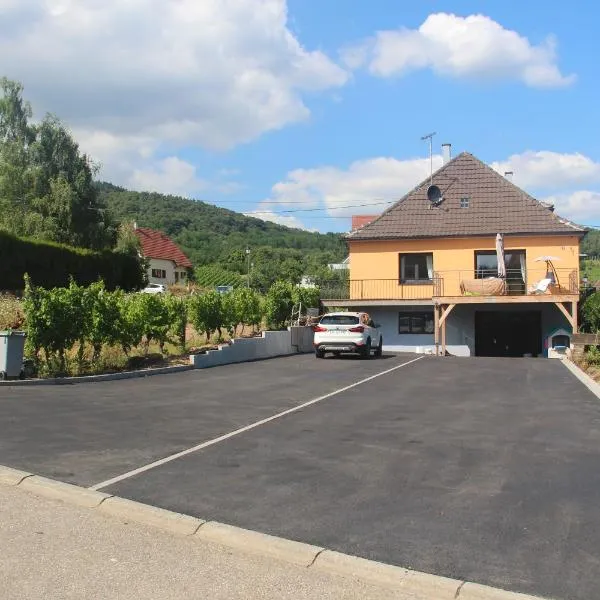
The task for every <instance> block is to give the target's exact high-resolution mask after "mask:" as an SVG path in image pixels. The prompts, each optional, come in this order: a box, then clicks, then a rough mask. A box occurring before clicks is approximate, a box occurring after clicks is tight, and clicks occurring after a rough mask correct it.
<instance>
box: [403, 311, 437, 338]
mask: <svg viewBox="0 0 600 600" xmlns="http://www.w3.org/2000/svg"><path fill="white" fill-rule="evenodd" d="M398 333H433V311H431V312H401V313H399V315H398Z"/></svg>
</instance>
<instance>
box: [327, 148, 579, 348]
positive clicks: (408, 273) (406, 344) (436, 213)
mask: <svg viewBox="0 0 600 600" xmlns="http://www.w3.org/2000/svg"><path fill="white" fill-rule="evenodd" d="M585 231H586V230H585V228H583V227H580V226H578V225H575V224H574V223H571V222H569V221H568V220H566V219H563V218H561V217H559V216H558V215H556V214H555V213H554V209H553V207H552V206H549V205H546V204H543V203H541V202H538V201H537V200H535V199H534V198H533V197H531V196H530V195H528V194H527V193H526V192H524V191H523V190H521V189H520V188H518V187H517V186H515V185H514V184H513V183H512V182H511V181H510V180H509V179H508V178H507V177H503V176H502V175H500V174H499V173H497V172H496V171H494V170H493V169H492V168H490V167H489V166H487V165H486V164H484V163H483V162H481V161H480V160H478V159H477V158H475V157H474V156H472V155H471V154H468V153H462V154H460V155H459V156H457V157H456V158H454V159H452V160H449V161H448V162H447V163H446V164H445V165H444V166H443V167H442V168H441V169H440V170H438V171H437V172H436V173H434V174H433V175H432V177H431V178H428V179H427V180H426V181H424V182H423V183H421V184H420V185H419V186H417V187H416V188H415V189H413V190H412V191H410V192H409V193H408V194H407V195H406V196H404V198H402V199H401V200H399V201H398V202H397V203H396V204H394V205H393V206H392V207H391V208H389V209H388V210H387V211H386V212H384V213H383V214H382V215H381V216H379V217H378V218H377V219H375V220H374V221H372V222H371V223H369V224H368V225H365V226H364V227H362V228H360V229H358V230H356V231H353V232H352V233H350V234H349V235H348V238H347V239H348V244H349V251H350V284H349V289H348V290H346V291H345V293H344V294H339V293H338V294H336V295H337V296H338V297H335V298H330V299H326V300H325V301H324V304H325V306H327V307H348V308H349V309H354V310H366V311H368V312H369V313H370V315H371V317H372V318H373V319H374V320H375V321H376V322H379V324H380V326H381V328H382V332H383V337H384V347H385V348H386V349H388V350H395V351H411V352H415V351H416V352H434V353H445V352H446V351H448V352H449V353H451V354H456V355H463V356H466V355H477V356H528V355H532V356H547V355H548V354H549V353H550V354H552V348H553V347H559V346H560V347H564V346H567V345H568V344H569V343H570V336H571V334H572V333H573V332H576V331H577V304H578V302H579V243H580V241H581V239H582V237H583V236H584V235H585ZM499 263H500V264H499ZM339 296H343V297H339Z"/></svg>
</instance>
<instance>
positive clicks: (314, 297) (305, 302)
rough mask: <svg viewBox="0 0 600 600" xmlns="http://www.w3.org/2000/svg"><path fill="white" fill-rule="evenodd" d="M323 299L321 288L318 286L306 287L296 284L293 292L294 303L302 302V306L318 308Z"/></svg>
mask: <svg viewBox="0 0 600 600" xmlns="http://www.w3.org/2000/svg"><path fill="white" fill-rule="evenodd" d="M320 299H321V290H320V289H319V288H318V287H314V288H306V287H300V286H296V287H295V288H294V292H293V294H292V300H293V301H294V305H298V304H302V308H304V309H307V308H317V307H318V306H319V300H320Z"/></svg>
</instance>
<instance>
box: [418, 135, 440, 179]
mask: <svg viewBox="0 0 600 600" xmlns="http://www.w3.org/2000/svg"><path fill="white" fill-rule="evenodd" d="M436 134H437V132H436V131H433V132H431V133H428V134H427V135H424V136H423V137H422V138H421V140H422V141H425V140H429V185H433V136H434V135H436Z"/></svg>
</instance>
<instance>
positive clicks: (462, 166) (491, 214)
mask: <svg viewBox="0 0 600 600" xmlns="http://www.w3.org/2000/svg"><path fill="white" fill-rule="evenodd" d="M433 184H434V185H437V186H438V187H439V188H440V190H441V192H442V196H443V201H442V202H441V203H440V204H439V205H438V206H432V204H431V203H430V202H429V200H428V199H427V190H428V188H429V185H430V179H429V177H428V178H427V179H426V180H425V181H423V183H421V184H420V185H419V186H417V187H416V188H415V189H414V190H412V191H410V192H409V193H408V194H406V196H404V198H402V199H401V200H399V201H398V202H396V204H394V205H393V206H391V207H390V208H389V209H387V210H386V211H385V212H384V213H383V214H382V215H381V216H380V217H379V218H377V219H376V220H375V221H373V222H372V223H369V224H368V225H365V226H364V227H362V228H361V229H359V230H357V231H353V232H352V233H349V234H348V236H347V237H348V239H349V240H373V239H376V240H379V239H402V238H429V237H465V236H479V235H486V236H487V235H495V234H496V233H505V234H513V235H514V234H528V233H532V234H571V235H573V234H574V233H576V234H577V233H580V234H583V233H584V232H585V231H586V229H585V228H584V227H581V226H578V225H575V224H574V223H571V222H569V221H567V220H566V219H563V218H561V217H559V216H558V215H556V214H555V213H554V212H553V211H552V210H550V209H549V208H548V206H547V205H546V206H544V205H542V203H541V202H538V201H537V200H536V199H535V198H532V197H531V196H530V195H529V194H527V193H526V192H524V191H523V190H521V189H520V188H518V187H517V186H516V185H514V184H513V183H511V182H510V181H508V180H507V179H506V178H505V177H503V176H502V175H500V174H499V173H498V172H496V171H494V169H492V168H491V167H489V166H488V165H486V164H484V163H483V162H481V161H480V160H479V159H477V158H475V157H474V156H473V155H472V154H468V153H467V152H463V153H462V154H459V155H458V156H457V157H456V158H454V159H453V160H451V161H450V162H448V163H447V164H446V165H444V166H443V167H442V168H441V169H439V170H438V171H437V172H436V173H434V175H433ZM463 198H468V205H469V206H468V208H461V207H460V206H461V199H463Z"/></svg>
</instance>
